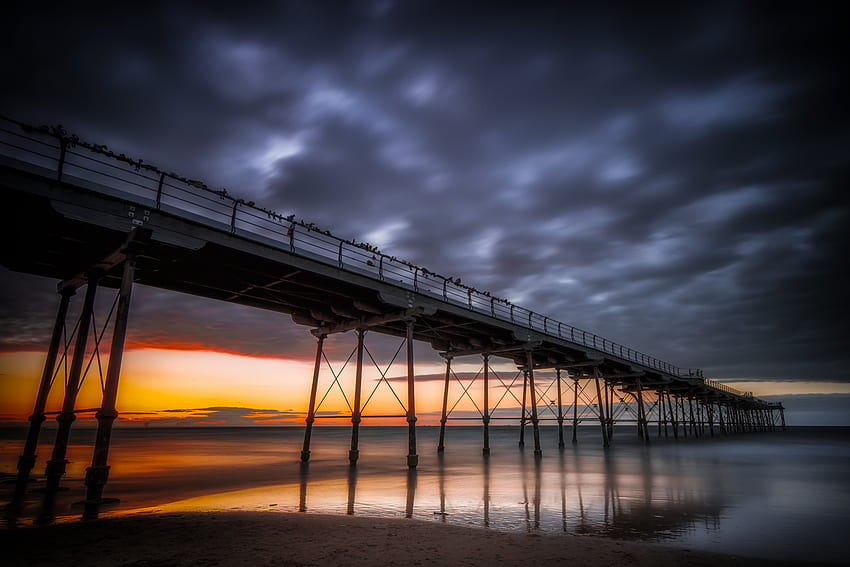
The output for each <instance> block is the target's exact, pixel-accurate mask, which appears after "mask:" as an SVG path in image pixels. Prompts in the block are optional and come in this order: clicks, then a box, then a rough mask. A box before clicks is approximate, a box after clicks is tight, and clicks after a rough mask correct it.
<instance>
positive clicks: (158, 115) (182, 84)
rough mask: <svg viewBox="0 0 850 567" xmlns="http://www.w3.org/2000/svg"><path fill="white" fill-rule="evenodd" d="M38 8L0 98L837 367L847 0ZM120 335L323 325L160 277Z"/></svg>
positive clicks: (709, 345) (254, 335) (688, 333)
mask: <svg viewBox="0 0 850 567" xmlns="http://www.w3.org/2000/svg"><path fill="white" fill-rule="evenodd" d="M19 10H24V9H23V8H21V9H19ZM52 10H59V11H49V12H41V13H39V12H36V11H34V10H32V9H26V11H20V12H18V13H17V14H15V16H14V17H13V18H12V20H11V21H12V22H13V24H12V25H11V28H12V29H11V33H9V34H7V40H6V41H8V42H10V47H11V49H7V50H4V53H5V55H4V56H3V64H4V68H5V69H7V70H8V71H7V73H8V76H9V77H11V78H12V79H11V82H10V84H12V85H14V87H13V88H12V89H6V90H4V92H3V94H2V101H3V102H2V108H3V112H5V113H8V114H12V115H14V116H16V117H19V118H22V119H24V120H31V121H34V122H38V123H41V122H49V123H56V122H62V123H63V124H65V125H66V126H68V127H69V128H71V129H73V130H74V131H75V132H77V133H78V134H80V135H81V136H82V137H84V138H87V139H88V138H90V139H92V140H93V141H96V142H103V143H107V144H109V145H110V147H112V148H114V149H120V150H121V151H126V152H127V153H132V154H134V155H139V156H143V157H144V158H145V160H146V161H148V162H155V163H161V164H163V166H164V167H166V168H167V169H173V170H176V171H179V172H185V173H186V174H187V175H190V176H196V177H201V178H203V179H205V180H206V181H207V182H208V183H209V184H210V185H213V186H227V187H228V188H229V189H231V191H233V192H237V193H239V194H240V195H245V196H246V197H250V198H252V199H256V200H257V201H258V202H259V203H260V204H262V205H264V206H267V207H270V208H274V209H277V210H280V211H285V212H286V213H289V212H293V213H296V214H297V215H298V216H299V217H303V218H305V219H307V220H309V221H312V222H315V223H317V224H318V225H319V226H321V227H322V228H330V229H331V230H333V231H334V233H336V234H338V235H340V236H342V237H346V238H349V237H356V238H358V239H360V240H367V241H369V242H372V243H374V244H377V245H379V246H381V248H382V249H383V250H385V251H387V252H389V253H391V254H394V255H396V256H398V257H406V258H408V259H409V260H411V261H413V262H415V263H416V264H418V265H421V266H427V267H428V268H429V269H432V270H436V271H438V272H440V273H443V274H445V275H453V276H463V278H464V282H468V283H470V284H472V285H474V286H475V287H477V288H478V289H482V290H489V291H491V292H493V293H494V294H497V295H500V296H504V297H507V298H509V299H511V300H513V301H514V302H516V303H519V304H521V305H523V306H526V307H529V308H532V309H534V310H536V311H539V312H542V313H545V314H547V315H549V316H551V317H555V318H558V319H560V320H563V321H565V322H568V323H572V324H575V325H577V326H580V327H584V328H587V329H589V330H592V331H594V332H597V333H599V334H602V335H605V336H608V337H610V338H611V339H613V340H616V341H618V342H621V343H624V344H627V345H630V346H633V347H634V348H637V349H639V350H643V351H646V352H650V353H653V354H655V355H657V356H660V357H662V358H667V359H669V360H671V361H672V362H674V363H676V364H679V365H681V366H701V367H703V368H704V369H705V371H706V374H707V375H711V376H716V377H756V378H758V377H764V378H770V377H785V378H795V377H799V378H809V379H811V378H830V379H848V378H850V377H848V375H847V372H846V370H845V368H846V365H847V363H848V362H850V360H848V354H847V351H846V342H847V336H848V335H847V332H846V330H845V321H846V320H847V319H848V315H850V313H848V308H847V307H846V302H845V301H843V294H844V290H846V289H847V286H848V283H850V282H848V281H847V280H848V278H847V272H848V270H847V260H846V254H844V253H843V246H845V243H846V242H848V241H850V238H848V237H850V235H849V234H848V228H847V227H848V222H850V218H848V202H847V201H848V199H847V197H846V196H845V195H846V191H845V185H846V181H847V171H848V167H847V166H848V158H847V154H846V148H847V147H848V142H850V140H849V139H848V138H850V134H848V129H847V124H848V116H847V110H846V104H845V102H844V101H846V100H847V95H848V92H847V88H846V83H845V81H843V76H844V70H843V66H842V65H843V64H842V62H841V60H840V59H839V56H838V53H839V52H841V51H842V49H841V48H842V47H846V45H845V44H846V40H844V39H843V38H844V34H843V32H842V31H841V30H840V23H839V22H841V21H843V20H842V18H844V17H846V10H845V9H844V7H843V6H842V5H841V4H839V3H834V4H830V3H818V4H814V5H803V4H793V5H786V4H779V3H769V4H759V3H736V4H725V3H723V4H718V3H710V4H693V3H688V4H687V5H675V6H664V7H659V8H654V9H648V8H646V7H645V6H639V7H632V6H618V5H616V4H608V5H605V6H595V7H593V8H588V7H578V6H574V5H551V4H550V3H541V4H536V3H532V4H522V5H521V6H520V5H519V4H516V5H514V4H510V3H489V2H488V3H469V2H461V3H451V4H449V3H445V4H444V3H433V2H398V3H394V2H348V3H333V4H324V3H301V2H292V3H271V4H251V5H250V6H242V5H239V6H238V9H232V10H228V9H225V8H221V7H219V8H209V7H207V8H202V7H196V6H194V5H189V4H181V3H163V4H158V3H153V4H151V5H150V6H146V8H145V9H144V10H135V11H133V12H127V13H123V12H122V13H119V12H116V11H115V10H116V8H115V7H101V8H100V9H98V10H86V9H80V8H79V7H74V8H73V9H71V8H67V9H65V8H55V9H52ZM63 10H67V11H63ZM237 188H238V189H237ZM3 281H4V288H8V289H11V290H12V291H14V292H15V294H14V295H15V299H12V298H11V297H10V294H4V295H6V296H7V297H4V299H3V301H4V302H5V304H4V305H2V306H0V307H2V309H3V311H2V313H3V317H4V323H5V324H4V326H5V329H4V330H3V334H4V337H6V339H5V341H4V344H5V345H6V348H7V349H8V348H17V347H19V346H21V345H27V344H32V345H36V344H39V342H41V344H43V342H44V340H45V339H44V337H45V335H46V333H47V332H49V326H50V323H49V318H50V314H49V311H50V310H51V309H52V308H50V307H46V306H45V305H46V304H49V302H44V301H43V300H42V299H41V298H42V297H43V294H45V293H48V292H49V290H50V287H51V286H52V282H49V283H46V284H45V285H44V287H43V288H39V287H38V286H30V285H29V283H28V282H29V281H30V280H29V279H27V278H26V277H19V276H16V275H12V274H9V273H8V272H7V273H6V274H4V277H3ZM24 281H25V282H27V283H24V284H22V283H21V282H24ZM24 288H25V289H24ZM39 290H40V291H39ZM237 329H238V330H237ZM133 333H135V335H134V336H135V337H137V340H138V342H139V343H140V344H144V343H149V344H155V343H157V342H166V343H167V342H169V341H171V342H175V343H178V344H179V343H181V342H182V343H187V344H205V345H211V347H212V348H220V349H225V350H227V349H233V350H237V351H240V352H246V353H249V354H258V355H272V356H289V355H291V354H292V353H296V354H297V355H298V356H309V354H305V353H309V350H310V348H312V344H313V343H312V341H311V339H310V337H309V336H308V335H307V334H306V332H305V331H304V330H303V329H298V328H294V327H293V326H292V325H290V324H284V323H282V322H281V317H280V316H278V315H274V316H273V315H269V314H264V313H258V312H254V311H251V310H246V309H239V308H233V307H229V306H225V305H218V304H215V303H214V302H210V301H204V300H199V299H194V298H192V299H189V298H186V297H183V296H175V295H173V294H165V293H162V292H157V291H154V290H143V291H141V292H140V293H139V294H137V300H136V303H135V304H134V322H133ZM222 345H225V346H222ZM340 348H341V350H344V349H342V347H340ZM386 350H387V351H388V352H390V351H392V350H393V349H392V347H391V346H388V347H386Z"/></svg>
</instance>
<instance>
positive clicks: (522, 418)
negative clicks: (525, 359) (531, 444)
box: [519, 370, 528, 449]
mask: <svg viewBox="0 0 850 567" xmlns="http://www.w3.org/2000/svg"><path fill="white" fill-rule="evenodd" d="M527 394H528V370H523V371H522V414H521V415H520V418H519V448H520V449H522V448H523V447H525V402H526V395H527Z"/></svg>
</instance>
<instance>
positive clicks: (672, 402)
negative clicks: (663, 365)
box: [667, 390, 679, 439]
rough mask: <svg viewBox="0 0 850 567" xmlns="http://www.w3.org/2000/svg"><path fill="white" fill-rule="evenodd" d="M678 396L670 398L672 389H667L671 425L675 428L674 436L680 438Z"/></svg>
mask: <svg viewBox="0 0 850 567" xmlns="http://www.w3.org/2000/svg"><path fill="white" fill-rule="evenodd" d="M676 406H677V402H676V398H673V399H672V400H671V399H670V391H669V390H668V391H667V411H668V412H669V413H670V427H671V428H672V429H673V438H674V439H678V438H679V420H678V419H677V416H676V412H677V409H676Z"/></svg>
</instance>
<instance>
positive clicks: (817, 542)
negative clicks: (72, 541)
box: [0, 427, 850, 562]
mask: <svg viewBox="0 0 850 567" xmlns="http://www.w3.org/2000/svg"><path fill="white" fill-rule="evenodd" d="M529 433H530V432H529ZM24 434H25V431H23V430H16V429H12V430H6V431H3V432H0V440H1V441H2V448H0V474H3V475H4V476H5V475H11V474H12V473H14V471H15V463H16V461H17V456H18V454H19V453H20V451H21V448H22V446H23V441H22V440H23V436H24ZM93 435H94V432H93V431H90V430H77V431H76V432H74V434H73V435H72V444H71V447H70V450H69V455H68V458H69V460H70V461H71V462H70V464H69V466H68V474H67V475H66V478H65V479H64V481H63V484H64V486H66V487H68V488H69V490H67V491H65V492H62V493H61V494H60V495H59V499H58V503H57V507H56V510H55V514H56V516H57V521H74V520H76V519H77V518H79V517H80V514H81V511H82V509H81V508H80V507H79V505H75V504H74V502H77V501H79V500H81V499H82V498H83V495H84V486H83V478H84V475H85V468H86V466H87V465H88V461H89V459H90V446H91V443H92V441H93ZM302 435H303V430H302V429H300V428H280V429H272V428H238V429H237V428H233V429H227V428H206V429H154V428H151V429H116V431H115V433H114V436H113V442H112V451H111V457H110V461H111V464H112V472H111V477H110V482H109V485H108V486H107V488H106V493H105V496H111V497H117V498H120V499H121V502H120V503H119V504H116V505H113V506H110V507H106V508H104V509H103V511H102V515H104V516H106V515H114V514H126V513H143V512H149V511H153V510H161V511H187V510H231V509H233V510H270V511H274V510H281V511H296V512H320V513H332V514H356V515H368V516H384V517H412V518H418V519H422V520H426V521H432V522H446V523H450V524H461V525H471V526H480V527H485V528H490V529H499V530H523V531H524V530H529V531H540V532H569V533H576V534H594V535H600V536H605V537H612V538H621V539H632V540H646V541H654V542H661V543H669V544H672V545H676V546H678V547H686V548H689V549H705V550H710V551H716V552H721V553H731V554H737V555H743V556H751V557H762V558H782V559H804V560H820V561H833V562H846V561H847V560H848V559H847V558H848V553H847V551H846V545H845V544H846V541H847V537H848V535H850V429H846V428H797V429H790V430H789V431H788V432H785V433H781V432H775V433H759V434H749V435H739V436H734V437H727V438H721V437H715V438H713V439H712V438H708V437H704V438H701V439H698V440H694V439H687V440H679V441H678V442H677V441H674V440H673V439H672V438H667V439H664V438H662V439H657V438H655V437H653V438H652V444H651V445H650V446H644V445H642V444H641V443H639V442H638V440H637V437H636V435H635V434H634V430H633V429H622V430H618V431H616V433H615V438H614V446H613V447H612V448H611V449H609V450H607V451H606V450H603V449H602V447H601V442H600V439H599V433H598V431H597V429H596V428H580V432H579V442H578V444H577V445H575V446H573V445H571V444H569V431H567V435H568V445H567V447H566V449H564V450H563V451H559V450H558V448H557V431H556V429H555V428H552V427H544V428H542V441H543V449H544V452H543V458H542V459H540V460H537V459H535V458H534V456H533V451H532V448H531V447H530V446H529V445H528V444H527V445H526V447H525V450H520V449H518V448H517V438H518V432H517V428H511V427H496V428H491V447H492V454H491V456H490V458H489V459H487V458H484V457H483V456H482V453H481V446H482V444H481V430H480V428H473V427H469V428H467V427H449V428H448V430H447V436H446V437H447V438H446V451H445V454H444V455H443V456H441V457H440V456H438V455H437V454H436V451H435V447H436V444H437V435H438V428H435V427H420V428H419V429H418V437H419V453H420V465H419V468H418V469H417V470H416V471H415V472H410V471H409V470H408V469H407V467H406V460H405V455H406V453H407V429H406V428H404V427H398V428H397V427H363V428H361V434H360V436H361V455H360V462H359V464H358V466H357V467H356V469H352V468H350V467H349V466H348V461H347V457H348V444H349V430H348V429H347V428H342V427H322V428H317V429H316V430H314V435H313V447H312V448H313V454H312V459H311V462H310V464H309V466H307V467H303V466H302V465H301V464H300V461H299V454H300V449H301V438H302ZM43 439H44V440H45V442H49V441H52V431H46V432H44V434H43ZM529 439H530V435H528V436H527V437H526V440H527V441H528V440H529ZM49 454H50V447H49V445H47V444H45V445H44V446H43V447H41V448H40V450H39V463H38V465H37V466H36V469H35V472H38V473H41V472H43V470H44V468H43V467H44V461H45V460H46V458H47V456H48V455H49ZM6 478H7V480H8V477H6ZM38 486H39V482H35V483H33V489H36V490H37V488H38ZM10 490H11V486H10V484H9V483H8V482H7V483H5V484H4V492H3V495H4V496H5V497H6V499H7V500H8V495H9V493H10ZM36 490H31V492H30V495H29V497H28V500H27V504H26V507H25V508H24V510H23V513H22V515H21V516H20V518H18V520H17V521H18V524H31V523H32V522H33V521H34V518H36V517H37V516H38V514H39V512H40V500H39V498H40V495H39V494H38V493H37V491H36Z"/></svg>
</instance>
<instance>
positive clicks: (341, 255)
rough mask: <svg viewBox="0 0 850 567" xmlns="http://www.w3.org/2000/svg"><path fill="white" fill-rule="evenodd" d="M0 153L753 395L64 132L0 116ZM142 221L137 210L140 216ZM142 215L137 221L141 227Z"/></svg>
mask: <svg viewBox="0 0 850 567" xmlns="http://www.w3.org/2000/svg"><path fill="white" fill-rule="evenodd" d="M0 147H2V148H3V153H5V154H6V155H7V156H8V157H12V158H15V159H18V160H20V161H24V162H27V163H30V164H32V165H36V166H40V167H42V168H46V169H49V170H51V171H53V172H55V173H56V179H57V180H59V181H61V180H62V179H63V178H64V177H67V176H73V177H74V178H76V179H78V180H82V181H85V182H88V184H95V186H94V187H90V188H92V189H94V190H96V191H100V192H103V193H107V194H111V193H113V192H114V190H116V189H117V190H119V191H122V192H123V193H129V194H131V195H133V196H134V197H136V198H139V199H141V201H140V203H139V204H140V205H143V206H144V207H149V208H151V209H156V210H162V211H164V212H168V213H172V214H176V215H179V216H181V217H183V218H185V219H187V220H190V221H193V222H197V223H200V224H204V225H207V226H211V227H213V228H218V229H221V230H225V231H229V232H230V233H232V234H236V235H239V236H242V237H246V238H250V239H253V240H256V241H259V242H263V243H265V244H267V245H270V246H273V247H275V248H278V249H281V250H286V251H288V252H291V253H293V254H297V255H300V256H305V257H308V258H311V259H314V260H318V261H320V262H323V263H325V264H328V265H332V266H335V267H338V268H339V269H341V270H345V271H348V272H352V273H356V274H359V275H364V276H367V277H370V278H373V279H376V280H379V281H382V282H388V283H392V284H394V285H398V286H400V287H403V288H405V289H409V290H413V291H415V292H418V293H421V294H423V295H427V296H432V297H435V298H437V299H442V300H443V301H445V302H448V303H451V304H452V305H456V306H460V307H463V308H466V309H469V310H470V311H473V312H476V313H481V314H484V315H489V316H491V317H494V318H496V319H500V320H502V321H507V322H510V323H512V324H514V325H516V326H518V327H522V328H526V329H530V330H533V331H535V332H538V333H542V334H544V335H546V336H549V337H554V338H558V339H561V340H564V341H569V342H571V343H574V344H577V345H581V346H584V347H588V348H592V349H594V350H597V351H599V352H603V353H606V354H610V355H613V356H616V357H619V358H620V359H623V360H627V361H630V362H635V363H638V364H641V365H643V366H645V367H649V368H653V369H655V370H659V371H661V372H665V373H667V374H671V375H674V376H678V377H686V378H688V379H691V380H695V381H698V382H701V383H704V384H705V385H707V386H710V387H712V388H715V389H717V390H721V391H723V392H727V393H729V394H733V395H737V396H742V397H752V394H751V393H747V394H745V393H743V392H740V391H738V390H736V389H734V388H732V387H730V386H727V385H725V384H721V383H719V382H716V381H714V380H708V379H705V378H704V377H703V375H702V371H701V370H699V369H694V368H680V367H677V366H675V365H673V364H670V363H669V362H666V361H663V360H660V359H658V358H655V357H653V356H649V355H647V354H645V353H642V352H640V351H636V350H634V349H631V348H629V347H626V346H624V345H621V344H619V343H616V342H613V341H611V340H608V339H606V338H604V337H600V336H598V335H596V334H594V333H591V332H589V331H585V330H583V329H580V328H578V327H575V326H573V325H570V324H567V323H563V322H561V321H557V320H554V319H551V318H549V317H547V316H544V315H541V314H539V313H536V312H534V311H531V310H530V309H526V308H524V307H520V306H517V305H514V304H513V303H511V302H510V301H508V300H507V299H502V298H499V297H496V296H494V295H491V294H490V293H489V292H482V291H479V290H477V289H475V288H474V287H471V286H468V285H466V284H464V283H462V282H461V279H460V278H454V277H446V276H443V275H440V274H437V273H435V272H432V271H430V270H428V269H426V268H422V267H419V266H416V265H414V264H412V263H410V262H407V261H405V260H400V259H398V258H396V257H395V256H391V255H388V254H385V253H383V252H381V251H380V250H378V248H377V247H375V246H372V245H370V244H368V243H363V242H357V241H355V240H345V239H342V238H339V237H337V236H334V235H333V234H331V232H330V231H328V230H322V229H320V228H319V227H317V226H315V225H314V224H313V223H307V222H305V221H304V220H303V219H298V220H296V218H295V215H291V214H290V215H286V216H284V215H283V214H281V213H278V212H276V211H273V210H269V209H265V208H263V207H260V206H258V205H256V204H255V203H254V202H253V201H248V200H245V199H241V198H238V197H236V196H234V195H231V194H230V192H229V191H228V190H227V189H219V190H216V189H212V188H210V187H209V186H208V185H207V184H206V183H204V182H202V181H199V180H195V179H189V178H186V177H183V176H181V175H178V174H176V173H170V172H165V171H163V170H161V169H159V168H158V167H156V166H154V165H151V164H148V163H145V162H144V161H143V160H141V159H133V158H130V157H128V156H126V155H124V154H121V153H119V154H116V153H115V152H113V151H111V150H109V149H108V148H107V147H106V146H102V145H97V144H91V143H89V142H85V141H83V140H81V139H79V138H78V137H77V136H76V135H73V134H69V133H68V132H66V131H65V130H64V129H63V128H62V127H61V126H55V127H48V126H40V127H33V126H30V125H27V124H24V123H21V122H18V121H16V120H13V119H10V118H6V117H0ZM137 214H138V215H140V216H141V215H142V214H143V212H142V211H138V213H137ZM143 218H144V217H143V216H141V218H139V219H134V222H135V223H136V224H143V222H144V221H143Z"/></svg>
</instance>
